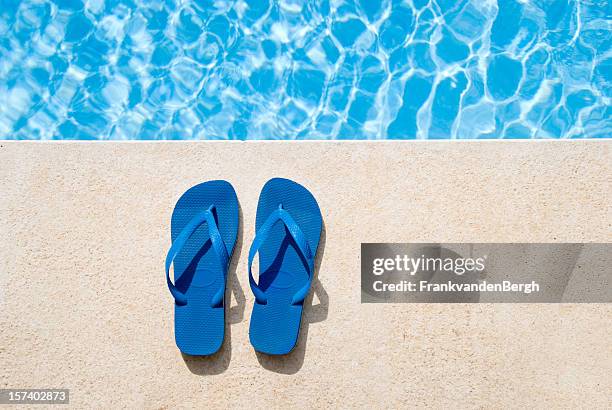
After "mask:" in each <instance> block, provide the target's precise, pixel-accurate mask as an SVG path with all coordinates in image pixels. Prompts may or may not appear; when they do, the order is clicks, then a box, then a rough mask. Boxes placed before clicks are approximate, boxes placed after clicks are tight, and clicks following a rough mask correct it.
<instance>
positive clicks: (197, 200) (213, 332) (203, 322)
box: [166, 181, 239, 356]
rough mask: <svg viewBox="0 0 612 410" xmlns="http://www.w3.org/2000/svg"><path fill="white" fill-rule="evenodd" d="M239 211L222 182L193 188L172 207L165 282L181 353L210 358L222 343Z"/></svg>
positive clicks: (229, 189) (234, 193)
mask: <svg viewBox="0 0 612 410" xmlns="http://www.w3.org/2000/svg"><path fill="white" fill-rule="evenodd" d="M238 212H239V211H238V198H237V197H236V192H235V191H234V188H233V187H232V186H231V185H230V184H229V183H228V182H226V181H209V182H204V183H202V184H199V185H196V186H194V187H192V188H190V189H189V190H188V191H187V192H185V193H184V194H183V196H181V198H180V199H179V200H178V202H177V203H176V206H175V207H174V211H173V213H172V221H171V233H172V246H171V247H170V250H169V251H168V256H167V257H166V281H167V283H168V288H169V289H170V293H171V294H172V296H173V297H174V300H175V305H174V334H175V338H176V345H177V346H178V348H179V349H180V350H181V352H183V353H186V354H189V355H197V356H201V355H202V356H203V355H211V354H213V353H215V352H216V351H218V350H219V348H220V347H221V345H222V344H223V338H224V336H225V284H226V279H227V269H228V267H229V262H230V259H231V255H232V252H233V250H234V245H235V243H236V237H237V235H238V218H239V216H238ZM173 263H174V283H172V281H171V279H170V266H171V265H172V264H173Z"/></svg>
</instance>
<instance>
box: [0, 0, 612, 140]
mask: <svg viewBox="0 0 612 410" xmlns="http://www.w3.org/2000/svg"><path fill="white" fill-rule="evenodd" d="M0 5H1V7H0V138H4V139H306V138H309V139H357V138H367V139H385V138H388V139H414V138H418V139H427V138H430V139H436V138H445V139H447V138H459V139H467V138H580V137H588V138H597V137H609V136H611V135H612V115H611V114H612V108H611V104H610V102H611V97H612V79H611V77H612V52H611V49H612V48H611V42H612V6H611V5H610V3H609V2H608V1H607V0H591V1H567V0H534V1H530V2H527V1H524V0H521V1H518V0H503V1H499V2H495V1H491V0H489V1H482V0H480V1H456V0H436V1H427V0H412V1H403V2H402V1H395V0H393V1H390V0H386V1H382V0H357V1H354V0H351V1H322V0H320V1H297V0H282V1H271V0H270V1H268V0H257V1H254V0H250V1H221V0H216V1H213V0H209V1H197V2H195V1H170V0H168V1H116V0H112V1H109V0H88V1H86V2H81V1H79V0H62V1H54V2H50V1H44V0H26V1H16V0H0Z"/></svg>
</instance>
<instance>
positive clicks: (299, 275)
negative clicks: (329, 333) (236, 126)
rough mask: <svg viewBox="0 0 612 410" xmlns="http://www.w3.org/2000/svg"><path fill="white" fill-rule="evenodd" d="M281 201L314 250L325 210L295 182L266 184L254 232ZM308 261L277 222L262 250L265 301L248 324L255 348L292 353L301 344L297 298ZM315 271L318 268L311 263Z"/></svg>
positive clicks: (261, 285)
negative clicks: (322, 210)
mask: <svg viewBox="0 0 612 410" xmlns="http://www.w3.org/2000/svg"><path fill="white" fill-rule="evenodd" d="M280 204H282V207H283V209H284V210H286V211H287V212H289V214H291V217H292V218H293V219H294V220H295V222H296V223H297V224H298V226H299V227H300V228H301V230H302V232H303V233H304V235H305V236H306V239H307V241H308V244H309V245H310V248H311V250H312V251H313V253H314V254H316V251H317V248H318V245H319V239H320V236H321V229H322V224H323V221H322V217H321V211H320V210H319V206H318V204H317V201H316V200H315V198H314V197H313V196H312V194H311V193H310V192H309V191H308V190H307V189H306V188H304V187H303V186H301V185H299V184H296V183H295V182H293V181H290V180H287V179H282V178H275V179H272V180H270V181H268V183H266V185H265V186H264V187H263V189H262V191H261V194H260V196H259V204H258V206H257V217H256V222H255V227H256V232H258V231H259V229H260V227H261V226H262V225H263V224H264V222H265V221H266V219H267V218H268V216H269V215H270V214H271V213H272V212H273V211H275V210H277V209H278V207H279V205H280ZM306 263H307V262H306V261H305V260H304V259H303V258H302V257H301V254H300V252H299V250H298V249H297V245H296V244H295V241H294V240H293V238H292V237H291V235H290V234H289V233H288V232H287V231H286V228H285V226H284V224H283V223H282V222H280V221H279V222H277V223H276V224H275V225H274V227H273V228H272V230H271V231H270V235H269V236H268V238H267V240H266V241H265V242H264V243H263V244H262V246H261V247H260V249H259V272H260V274H259V281H258V283H259V288H260V289H261V290H262V291H263V292H264V293H265V296H266V299H267V303H266V304H265V305H264V304H259V303H257V302H256V303H255V304H254V306H253V313H252V315H251V323H250V331H249V335H250V340H251V344H252V345H253V347H254V348H255V349H256V350H258V351H260V352H263V353H267V354H286V353H289V352H290V351H291V350H292V349H293V347H294V346H295V344H296V343H297V339H298V335H299V329H300V322H301V318H302V310H303V306H302V305H301V304H300V305H292V304H291V300H292V298H293V296H294V295H295V294H296V293H297V292H298V291H299V290H300V289H301V288H302V287H303V286H304V285H305V284H306V283H307V282H308V270H307V268H306V266H307V265H306ZM310 269H311V271H313V270H314V266H310Z"/></svg>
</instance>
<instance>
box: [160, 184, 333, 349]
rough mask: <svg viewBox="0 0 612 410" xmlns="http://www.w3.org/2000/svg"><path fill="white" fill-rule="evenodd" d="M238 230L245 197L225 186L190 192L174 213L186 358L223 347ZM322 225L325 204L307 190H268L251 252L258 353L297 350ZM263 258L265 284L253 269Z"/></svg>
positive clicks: (180, 334) (179, 325)
mask: <svg viewBox="0 0 612 410" xmlns="http://www.w3.org/2000/svg"><path fill="white" fill-rule="evenodd" d="M238 224H239V211H238V198H237V197H236V192H235V191H234V188H233V187H232V186H231V185H230V184H229V183H228V182H226V181H209V182H204V183H202V184H199V185H196V186H194V187H192V188H190V189H189V190H188V191H187V192H185V193H184V194H183V195H182V196H181V198H180V199H179V200H178V202H177V204H176V207H175V208H174V212H173V213H172V221H171V231H172V246H171V247H170V250H169V251H168V256H167V257H166V281H167V283H168V288H169V289H170V293H172V296H173V297H174V300H175V308H174V329H175V337H176V344H177V346H178V347H179V349H180V350H181V351H182V352H183V353H186V354H189V355H210V354H213V353H215V352H216V351H218V350H219V348H220V347H221V345H222V344H223V338H224V335H225V286H226V283H227V270H228V268H229V264H230V259H231V255H232V252H233V250H234V245H235V244H236V237H237V235H238ZM322 224H323V220H322V217H321V211H320V210H319V205H318V204H317V201H316V200H315V198H314V197H313V196H312V194H311V193H310V192H309V191H308V190H307V189H306V188H304V187H303V186H301V185H299V184H297V183H295V182H293V181H290V180H288V179H282V178H274V179H271V180H270V181H268V182H267V183H266V184H265V186H264V187H263V189H262V191H261V194H260V196H259V204H258V206H257V217H256V221H255V227H256V235H255V239H254V240H253V243H252V245H251V249H250V251H249V283H250V285H251V290H252V291H253V294H254V295H255V304H254V305H253V313H252V315H251V324H250V330H249V334H250V339H251V344H252V345H253V347H254V348H255V350H257V351H260V352H262V353H267V354H287V353H289V352H290V351H291V350H292V349H293V347H294V346H295V344H296V342H297V339H298V334H299V329H300V322H301V318H302V310H303V302H304V299H305V298H306V295H307V294H308V291H309V290H310V285H311V283H312V278H313V274H314V261H315V255H316V252H317V248H318V246H319V238H320V236H321V229H322ZM257 254H259V271H260V273H259V281H256V280H255V278H254V277H253V273H252V269H251V265H252V263H253V259H254V258H255V256H256V255H257ZM172 264H174V283H173V282H172V280H171V278H170V268H171V266H172Z"/></svg>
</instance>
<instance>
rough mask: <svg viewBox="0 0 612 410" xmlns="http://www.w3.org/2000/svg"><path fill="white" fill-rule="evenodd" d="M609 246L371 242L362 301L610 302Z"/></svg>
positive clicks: (364, 252) (364, 253)
mask: <svg viewBox="0 0 612 410" xmlns="http://www.w3.org/2000/svg"><path fill="white" fill-rule="evenodd" d="M611 285H612V245H611V244H608V243H602V244H594V243H536V244H534V243H470V244H458V243H442V244H440V243H436V244H432V243H413V244H410V243H363V244H361V301H362V303H401V302H405V303H476V302H485V303H496V302H499V303H513V302H516V303H525V302H537V303H559V302H566V303H609V302H611V301H612V286H611Z"/></svg>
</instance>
